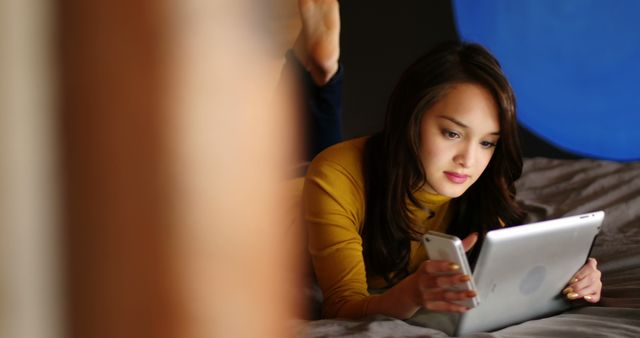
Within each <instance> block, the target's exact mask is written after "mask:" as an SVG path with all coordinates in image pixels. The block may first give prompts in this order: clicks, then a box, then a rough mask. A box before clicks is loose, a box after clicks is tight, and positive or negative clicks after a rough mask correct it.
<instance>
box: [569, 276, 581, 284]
mask: <svg viewBox="0 0 640 338" xmlns="http://www.w3.org/2000/svg"><path fill="white" fill-rule="evenodd" d="M578 281H579V279H578V278H575V277H574V278H573V279H572V280H571V281H570V282H569V284H573V283H577V282H578Z"/></svg>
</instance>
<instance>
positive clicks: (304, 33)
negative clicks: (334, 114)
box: [294, 0, 340, 85]
mask: <svg viewBox="0 0 640 338" xmlns="http://www.w3.org/2000/svg"><path fill="white" fill-rule="evenodd" d="M298 5H299V8H300V17H301V19H302V30H301V32H300V35H299V36H298V39H297V41H296V44H295V46H294V53H295V55H296V57H297V58H298V60H300V62H301V63H302V64H303V65H304V66H305V68H306V69H307V70H308V71H309V72H310V73H311V77H312V78H313V81H314V82H315V83H316V84H318V85H324V84H326V83H327V82H329V80H330V79H331V78H332V77H333V75H334V74H335V73H336V72H337V71H338V58H339V57H340V6H339V4H338V1H337V0H298Z"/></svg>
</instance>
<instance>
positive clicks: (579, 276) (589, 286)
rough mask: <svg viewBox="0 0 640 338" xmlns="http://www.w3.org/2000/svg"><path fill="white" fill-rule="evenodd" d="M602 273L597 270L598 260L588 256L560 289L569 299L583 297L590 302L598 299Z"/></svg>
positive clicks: (595, 301)
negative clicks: (584, 262)
mask: <svg viewBox="0 0 640 338" xmlns="http://www.w3.org/2000/svg"><path fill="white" fill-rule="evenodd" d="M601 276H602V273H601V272H600V270H598V262H596V260H595V259H594V258H589V259H588V260H587V264H585V265H584V266H583V267H582V268H581V269H580V270H578V272H576V274H575V275H574V276H573V278H572V279H571V281H570V282H569V284H568V286H567V287H566V288H565V289H564V290H562V293H563V294H565V295H566V297H567V298H568V299H569V300H576V299H580V298H582V299H584V300H586V301H587V302H590V303H597V302H599V301H600V293H601V291H602V281H601V280H600V277H601Z"/></svg>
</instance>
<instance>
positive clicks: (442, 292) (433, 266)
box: [418, 260, 476, 312]
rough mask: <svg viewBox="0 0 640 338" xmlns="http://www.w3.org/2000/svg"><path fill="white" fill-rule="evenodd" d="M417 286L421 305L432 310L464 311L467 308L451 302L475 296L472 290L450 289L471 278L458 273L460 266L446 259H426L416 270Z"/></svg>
mask: <svg viewBox="0 0 640 338" xmlns="http://www.w3.org/2000/svg"><path fill="white" fill-rule="evenodd" d="M418 272H419V276H418V283H419V284H418V286H419V288H420V293H421V297H422V306H423V307H424V308H426V309H429V310H432V311H447V312H465V311H467V310H468V308H467V307H466V306H464V305H460V304H455V303H452V302H455V301H461V300H465V299H468V298H473V297H475V296H476V292H475V291H473V290H452V289H451V287H454V286H457V285H460V284H462V283H465V282H467V281H469V280H471V276H469V275H464V274H462V273H460V267H459V266H457V265H456V264H453V263H451V262H448V261H438V260H428V261H425V262H424V263H422V266H421V267H420V269H419V270H418Z"/></svg>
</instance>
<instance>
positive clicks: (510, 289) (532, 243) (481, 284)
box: [455, 211, 604, 335]
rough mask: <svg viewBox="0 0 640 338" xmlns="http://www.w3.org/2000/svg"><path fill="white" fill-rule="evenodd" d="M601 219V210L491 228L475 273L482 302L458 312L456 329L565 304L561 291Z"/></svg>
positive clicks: (488, 327) (477, 328) (505, 322)
mask: <svg viewBox="0 0 640 338" xmlns="http://www.w3.org/2000/svg"><path fill="white" fill-rule="evenodd" d="M603 219H604V212H602V211H598V212H593V213H588V214H583V215H577V216H570V217H565V218H559V219H555V220H550V221H544V222H538V223H532V224H527V225H521V226H516V227H510V228H505V229H500V230H494V231H490V232H489V233H487V236H486V238H485V240H484V243H483V245H482V250H481V251H480V256H479V257H478V261H477V264H476V267H475V269H474V272H473V277H474V281H475V283H476V287H477V291H478V295H479V297H480V304H481V305H480V306H479V307H477V308H475V309H471V310H469V311H468V312H466V313H465V314H463V315H462V316H461V317H460V321H459V322H458V325H456V326H457V328H456V330H455V334H456V335H465V334H470V333H474V332H481V331H492V330H496V329H500V328H503V327H506V326H509V325H512V324H515V323H519V322H523V321H526V320H530V319H534V318H539V317H542V316H547V315H551V314H554V313H557V312H561V311H563V310H565V309H567V308H568V307H569V303H568V302H567V301H566V300H565V299H564V297H563V295H562V290H563V289H564V288H565V287H566V285H567V283H568V282H569V280H570V279H571V278H572V276H573V274H574V273H575V272H577V271H578V269H579V268H580V267H582V266H583V265H584V264H585V261H586V259H587V256H588V254H589V251H590V250H591V245H592V243H593V240H594V238H595V236H596V235H597V234H598V232H599V231H600V227H601V224H602V221H603Z"/></svg>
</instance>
